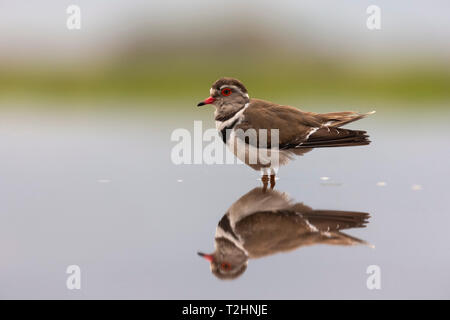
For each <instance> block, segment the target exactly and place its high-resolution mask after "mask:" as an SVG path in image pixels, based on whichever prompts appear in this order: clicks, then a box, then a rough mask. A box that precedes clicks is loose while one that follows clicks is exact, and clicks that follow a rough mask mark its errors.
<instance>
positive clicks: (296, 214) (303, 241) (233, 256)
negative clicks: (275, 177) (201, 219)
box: [198, 188, 369, 279]
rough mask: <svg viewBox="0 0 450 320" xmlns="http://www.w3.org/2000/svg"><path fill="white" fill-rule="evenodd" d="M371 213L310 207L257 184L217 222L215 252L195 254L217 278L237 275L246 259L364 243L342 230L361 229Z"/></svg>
mask: <svg viewBox="0 0 450 320" xmlns="http://www.w3.org/2000/svg"><path fill="white" fill-rule="evenodd" d="M368 219H369V214H368V213H365V212H355V211H336V210H314V209H312V208H310V207H308V206H306V205H304V204H303V203H297V202H295V201H294V200H293V199H291V198H290V197H289V196H288V195H287V194H286V193H283V192H280V191H277V190H264V189H263V188H255V189H253V190H251V191H250V192H248V193H247V194H245V195H243V196H242V197H241V198H240V199H239V200H237V201H236V202H235V203H233V204H232V205H231V207H230V208H229V209H228V212H227V213H226V214H225V215H224V216H223V217H222V219H221V220H220V221H219V224H218V226H217V229H216V234H215V238H214V242H215V251H214V252H213V253H211V254H205V253H201V252H199V253H198V254H199V255H200V256H201V257H203V258H205V259H206V260H208V261H209V262H210V264H211V272H212V273H213V274H214V275H215V276H216V277H218V278H220V279H236V278H238V277H239V276H241V275H242V274H243V273H244V272H245V270H246V269H247V263H248V260H249V259H255V258H261V257H265V256H269V255H272V254H275V253H279V252H287V251H291V250H295V249H297V248H300V247H302V246H307V245H313V244H329V245H341V246H351V245H359V244H365V245H369V244H368V243H367V242H365V241H364V240H361V239H358V238H355V237H352V236H349V235H347V234H345V233H343V232H341V230H345V229H352V228H363V227H365V226H366V224H367V223H368Z"/></svg>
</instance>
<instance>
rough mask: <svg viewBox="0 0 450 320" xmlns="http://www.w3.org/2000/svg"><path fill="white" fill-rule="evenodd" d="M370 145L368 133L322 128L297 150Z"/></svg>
mask: <svg viewBox="0 0 450 320" xmlns="http://www.w3.org/2000/svg"><path fill="white" fill-rule="evenodd" d="M368 144H370V140H369V136H368V135H367V132H366V131H362V130H349V129H337V128H321V129H319V130H317V131H316V132H315V133H314V134H312V135H311V136H310V137H309V139H308V140H307V141H305V142H304V143H302V144H301V145H299V146H297V148H325V147H347V146H348V147H350V146H361V145H368Z"/></svg>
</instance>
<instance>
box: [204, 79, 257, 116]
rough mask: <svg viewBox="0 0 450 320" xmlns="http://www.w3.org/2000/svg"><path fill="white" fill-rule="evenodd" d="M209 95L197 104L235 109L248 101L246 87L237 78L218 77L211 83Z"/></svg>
mask: <svg viewBox="0 0 450 320" xmlns="http://www.w3.org/2000/svg"><path fill="white" fill-rule="evenodd" d="M209 94H210V97H209V98H206V99H205V100H203V101H201V102H199V103H198V104H197V106H199V107H200V106H204V105H206V104H212V105H214V106H215V107H216V108H217V109H224V108H226V109H231V110H232V109H237V108H242V106H244V105H245V104H246V103H248V102H249V101H250V98H249V96H248V93H247V89H246V88H245V86H244V85H243V84H242V82H240V81H239V80H237V79H234V78H220V79H219V80H217V81H216V82H214V83H213V85H212V87H211V89H210V91H209Z"/></svg>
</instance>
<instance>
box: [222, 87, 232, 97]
mask: <svg viewBox="0 0 450 320" xmlns="http://www.w3.org/2000/svg"><path fill="white" fill-rule="evenodd" d="M231 93H232V91H231V89H230V88H225V89H222V95H223V96H225V97H226V96H229V95H230V94H231Z"/></svg>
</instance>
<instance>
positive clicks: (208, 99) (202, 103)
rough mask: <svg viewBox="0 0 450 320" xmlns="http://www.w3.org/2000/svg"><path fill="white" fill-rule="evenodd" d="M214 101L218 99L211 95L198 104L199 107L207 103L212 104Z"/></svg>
mask: <svg viewBox="0 0 450 320" xmlns="http://www.w3.org/2000/svg"><path fill="white" fill-rule="evenodd" d="M214 101H216V99H215V98H213V97H209V98H207V99H205V100H203V101H201V102H199V103H198V104H197V107H201V106H204V105H205V104H211V103H213V102H214Z"/></svg>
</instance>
